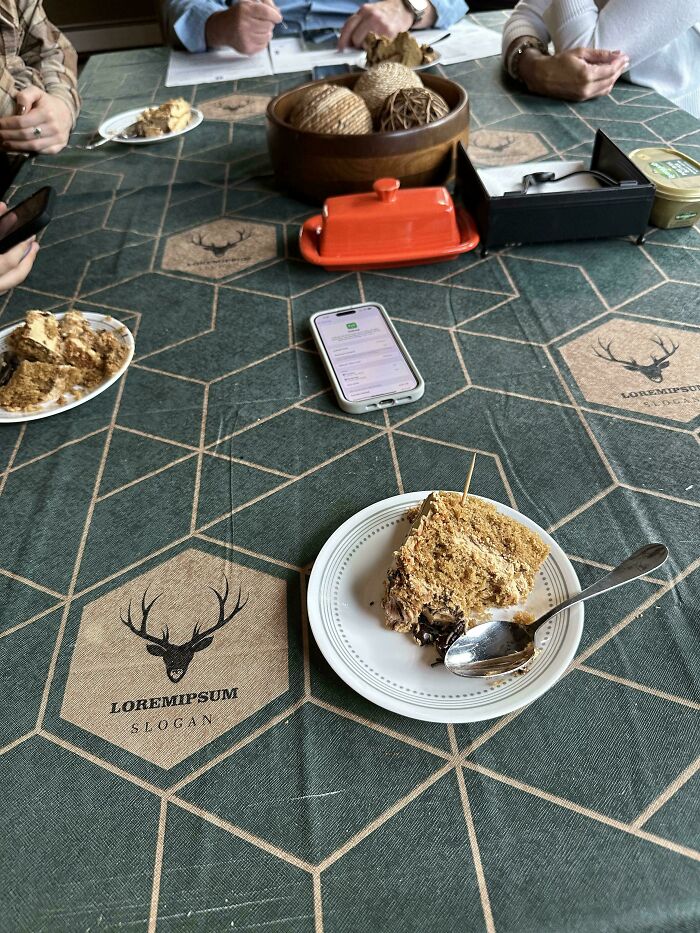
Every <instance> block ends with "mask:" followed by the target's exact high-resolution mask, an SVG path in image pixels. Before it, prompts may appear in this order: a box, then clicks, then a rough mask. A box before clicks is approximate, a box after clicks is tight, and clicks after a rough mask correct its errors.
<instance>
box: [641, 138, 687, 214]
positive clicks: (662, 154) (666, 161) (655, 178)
mask: <svg viewBox="0 0 700 933" xmlns="http://www.w3.org/2000/svg"><path fill="white" fill-rule="evenodd" d="M629 158H630V159H631V161H632V162H634V164H635V165H636V166H637V168H638V169H640V171H642V172H644V174H645V175H646V176H647V178H648V179H649V181H652V182H653V183H654V184H655V185H656V189H657V191H658V192H659V194H661V195H663V196H664V197H666V198H670V199H672V200H674V201H687V200H691V201H692V200H695V198H697V199H698V200H700V162H696V161H695V159H692V158H691V157H690V156H689V155H686V154H685V153H684V152H679V151H678V150H677V149H670V148H667V147H664V146H650V147H649V148H646V149H635V150H634V151H633V152H630V154H629Z"/></svg>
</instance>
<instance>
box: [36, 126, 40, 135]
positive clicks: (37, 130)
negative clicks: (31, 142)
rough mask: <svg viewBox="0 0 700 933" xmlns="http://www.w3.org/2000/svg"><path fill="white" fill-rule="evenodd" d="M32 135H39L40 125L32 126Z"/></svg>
mask: <svg viewBox="0 0 700 933" xmlns="http://www.w3.org/2000/svg"><path fill="white" fill-rule="evenodd" d="M34 135H35V136H41V127H40V126H35V127H34Z"/></svg>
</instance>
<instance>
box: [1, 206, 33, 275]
mask: <svg viewBox="0 0 700 933" xmlns="http://www.w3.org/2000/svg"><path fill="white" fill-rule="evenodd" d="M7 212H8V207H7V204H5V202H4V201H0V217H2V216H3V214H6V213H7ZM38 252H39V244H38V243H37V242H36V237H30V238H29V239H28V240H25V241H24V243H18V244H17V246H13V247H12V249H10V250H8V251H7V252H6V253H0V293H4V292H7V291H9V290H10V289H11V288H14V287H15V285H19V284H20V282H24V280H25V279H26V278H27V276H28V275H29V272H30V270H31V268H32V266H33V265H34V260H35V259H36V254H37V253H38Z"/></svg>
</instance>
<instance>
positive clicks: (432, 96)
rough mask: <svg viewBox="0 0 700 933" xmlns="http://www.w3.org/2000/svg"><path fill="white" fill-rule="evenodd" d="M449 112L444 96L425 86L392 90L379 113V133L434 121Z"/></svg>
mask: <svg viewBox="0 0 700 933" xmlns="http://www.w3.org/2000/svg"><path fill="white" fill-rule="evenodd" d="M449 112H450V108H449V107H448V106H447V102H446V101H445V100H444V98H442V97H440V95H439V94H436V93H435V91H431V90H430V89H429V88H427V87H407V88H401V89H400V90H398V91H394V93H393V94H390V95H389V97H387V99H386V100H385V101H384V106H383V107H382V110H381V112H380V114H379V120H378V128H379V132H380V133H388V132H391V131H392V130H408V129H410V128H411V127H412V126H425V124H426V123H434V122H435V120H439V119H440V118H441V117H444V116H446V115H447V114H448V113H449Z"/></svg>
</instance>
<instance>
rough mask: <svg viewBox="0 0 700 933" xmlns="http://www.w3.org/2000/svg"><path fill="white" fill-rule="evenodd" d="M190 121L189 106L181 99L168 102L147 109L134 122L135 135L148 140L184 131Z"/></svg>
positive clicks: (190, 111) (177, 98) (190, 112)
mask: <svg viewBox="0 0 700 933" xmlns="http://www.w3.org/2000/svg"><path fill="white" fill-rule="evenodd" d="M191 119H192V110H191V108H190V105H189V104H188V103H187V101H186V100H185V99H184V98H183V97H176V98H174V99H173V100H168V101H166V102H165V103H164V104H161V105H160V106H159V107H147V108H146V109H145V110H144V111H143V112H142V113H141V114H140V116H139V118H138V120H137V121H136V135H137V136H143V137H146V138H150V137H153V136H164V135H165V134H166V133H177V132H178V130H184V128H185V127H186V126H187V125H188V124H189V122H190V120H191Z"/></svg>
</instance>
